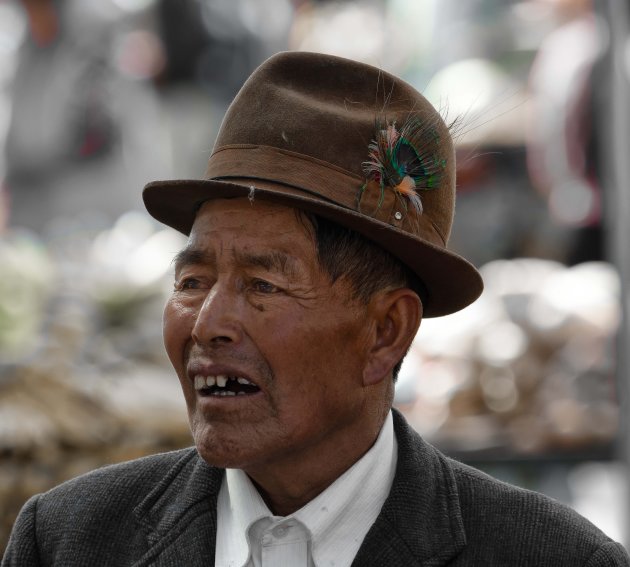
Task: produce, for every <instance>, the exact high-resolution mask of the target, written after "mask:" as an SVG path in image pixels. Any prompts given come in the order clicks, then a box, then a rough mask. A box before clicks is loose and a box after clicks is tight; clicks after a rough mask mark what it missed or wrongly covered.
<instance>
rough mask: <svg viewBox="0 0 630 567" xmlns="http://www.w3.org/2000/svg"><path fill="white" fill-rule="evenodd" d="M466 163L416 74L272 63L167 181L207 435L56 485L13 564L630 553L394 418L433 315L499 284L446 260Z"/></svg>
mask: <svg viewBox="0 0 630 567" xmlns="http://www.w3.org/2000/svg"><path fill="white" fill-rule="evenodd" d="M454 169H455V164H454V157H453V147H452V140H451V135H450V133H449V129H448V127H447V126H446V125H445V124H444V123H443V121H442V120H441V118H440V117H439V115H438V113H437V112H436V111H435V110H434V109H433V108H432V107H431V106H430V105H429V103H428V102H427V101H426V100H425V99H424V98H423V97H422V96H421V95H420V94H419V93H417V92H416V91H415V90H414V89H412V88H411V87H410V86H409V85H407V84H405V83H403V82H402V81H400V80H399V79H397V78H395V77H393V76H391V75H388V74H387V73H384V72H382V71H380V70H378V69H375V68H373V67H370V66H366V65H363V64H359V63H356V62H353V61H349V60H345V59H340V58H336V57H332V56H325V55H318V54H310V53H283V54H279V55H277V56H275V57H273V58H271V59H270V60H268V61H267V62H265V63H264V64H263V65H262V66H261V67H260V68H259V69H257V70H256V71H255V72H254V74H253V75H252V76H251V77H250V78H249V80H248V81H247V82H246V83H245V85H244V86H243V88H242V90H241V91H240V93H239V94H238V96H237V97H236V99H235V100H234V102H233V104H232V105H231V107H230V109H229V110H228V113H227V115H226V117H225V120H224V123H223V125H222V128H221V131H220V133H219V136H218V139H217V143H216V147H215V150H214V152H213V154H212V156H211V157H210V160H209V165H208V170H207V174H206V177H205V179H203V180H197V181H190V180H188V181H164V182H155V183H151V184H149V185H148V186H147V187H146V188H145V191H144V199H145V203H146V206H147V209H148V210H149V212H150V213H151V214H152V215H153V216H154V217H156V218H157V219H159V220H160V221H162V222H164V223H166V224H167V225H170V226H171V227H174V228H176V229H177V230H179V231H181V232H183V233H185V234H189V235H190V237H189V240H188V244H187V246H186V247H185V248H184V249H183V250H182V251H181V252H180V253H179V254H178V255H177V257H176V260H175V284H174V290H173V293H172V296H171V298H170V300H169V301H168V304H167V306H166V309H165V313H164V339H165V345H166V350H167V352H168V355H169V357H170V360H171V362H172V364H173V366H174V368H175V370H176V372H177V375H178V376H179V380H180V382H181V386H182V389H183V393H184V397H185V399H186V403H187V407H188V413H189V417H190V425H191V429H192V433H193V438H194V441H195V446H196V447H195V448H194V449H188V450H183V451H178V452H174V453H169V454H165V455H156V456H153V457H149V458H145V459H142V460H139V461H133V462H130V463H126V464H122V465H116V466H113V467H108V468H105V469H101V470H99V471H95V472H93V473H90V474H88V475H85V476H83V477H79V478H77V479H75V480H73V481H70V482H69V483H66V484H64V485H62V486H60V487H58V488H56V489H53V490H52V491H50V492H48V493H46V494H44V495H39V496H36V497H34V498H33V499H31V500H30V501H29V502H28V503H27V504H26V505H25V507H24V509H23V511H22V513H21V515H20V517H19V519H18V521H17V523H16V525H15V528H14V532H13V535H12V539H11V542H10V544H9V548H8V551H7V554H6V556H5V560H4V563H3V565H20V566H23V565H53V564H54V565H63V566H72V565H90V566H94V565H137V566H140V565H165V566H166V565H187V566H197V565H198V566H202V565H204V566H208V565H217V566H234V567H242V566H247V567H249V566H261V565H262V566H266V567H269V566H274V567H278V566H290V567H302V566H304V567H306V566H318V567H327V566H333V565H334V566H339V567H341V566H349V565H355V566H369V565H374V566H401V567H403V566H404V567H409V566H412V565H433V566H439V565H451V566H460V567H463V566H473V565H474V566H482V565H483V566H486V565H488V566H490V565H506V566H507V565H509V566H526V565H527V566H540V565H548V566H554V567H557V566H567V567H568V566H576V565H580V566H588V567H595V566H612V565H630V561H629V559H628V556H627V554H626V552H625V551H624V549H623V548H622V547H621V545H619V544H617V543H614V542H613V541H611V540H610V539H608V538H607V537H606V536H605V535H604V534H602V533H601V532H600V531H598V530H597V529H596V528H595V527H594V526H592V525H591V524H590V523H588V522H587V521H586V520H584V519H582V518H581V517H579V516H578V515H577V514H576V513H574V512H573V511H571V510H570V509H568V508H566V507H563V506H562V505H560V504H558V503H555V502H553V501H551V500H549V499H547V498H545V497H543V496H541V495H537V494H534V493H531V492H526V491H524V490H520V489H517V488H515V487H511V486H509V485H506V484H503V483H500V482H498V481H496V480H494V479H492V478H490V477H488V476H486V475H484V474H482V473H480V472H478V471H476V470H474V469H471V468H469V467H467V466H464V465H462V464H460V463H457V462H454V461H452V460H450V459H448V458H446V457H445V456H443V455H442V454H440V453H439V452H438V451H437V450H436V449H434V448H432V447H431V446H430V445H428V444H427V443H425V442H424V441H423V440H422V439H421V438H420V437H419V436H418V435H417V434H415V433H414V432H413V431H412V430H411V429H410V427H409V426H408V425H407V424H406V422H405V420H404V419H403V417H402V416H401V415H400V414H398V413H396V412H395V411H392V410H391V405H392V399H393V394H394V381H395V379H396V374H397V371H398V368H399V367H400V363H401V361H402V359H403V357H404V355H405V353H406V351H407V349H408V348H409V346H410V344H411V341H412V340H413V338H414V335H415V333H416V331H417V329H418V326H419V324H420V321H421V319H422V317H423V316H424V317H432V316H439V315H444V314H447V313H451V312H454V311H456V310H458V309H461V308H463V307H465V306H466V305H468V304H470V303H471V302H473V301H474V300H475V299H476V298H477V296H478V295H479V294H480V292H481V289H482V283H481V279H480V277H479V275H478V273H477V271H476V270H475V268H473V267H472V266H471V265H470V264H469V263H468V262H466V261H465V260H463V259H462V258H460V257H458V256H456V255H455V254H453V253H452V252H449V251H448V250H447V249H446V241H447V239H448V235H449V231H450V227H451V221H452V217H453V208H454V187H455V179H454Z"/></svg>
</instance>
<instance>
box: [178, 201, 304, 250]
mask: <svg viewBox="0 0 630 567" xmlns="http://www.w3.org/2000/svg"><path fill="white" fill-rule="evenodd" d="M215 240H220V241H221V242H222V243H224V244H226V243H229V242H234V243H235V244H236V243H240V244H241V245H242V246H246V247H248V248H252V247H253V248H261V249H265V248H274V249H278V250H282V251H284V252H287V253H291V254H292V255H296V256H304V255H307V256H311V255H314V254H315V242H314V237H313V232H312V227H311V226H310V224H309V222H308V220H307V219H306V217H305V216H304V215H303V214H302V213H301V212H300V211H298V210H297V209H293V208H291V207H286V206H283V205H279V204H276V203H270V202H266V201H262V200H258V201H250V200H249V199H247V198H238V199H215V200H211V201H207V202H205V203H204V204H203V205H202V207H201V208H200V209H199V212H198V213H197V216H196V217H195V222H194V224H193V226H192V230H191V232H190V238H189V246H191V245H192V246H195V247H196V246H204V245H207V244H208V242H209V241H215Z"/></svg>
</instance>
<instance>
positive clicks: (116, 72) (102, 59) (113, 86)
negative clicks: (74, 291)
mask: <svg viewBox="0 0 630 567" xmlns="http://www.w3.org/2000/svg"><path fill="white" fill-rule="evenodd" d="M17 5H18V6H19V7H20V8H21V10H22V13H23V17H24V19H25V22H26V33H25V34H24V38H23V41H22V44H21V45H20V48H19V51H18V53H17V64H16V69H15V75H14V77H13V81H12V85H11V89H10V95H11V106H10V108H11V116H10V123H9V129H8V132H7V137H6V143H5V159H6V174H5V181H4V184H5V191H6V195H7V201H8V204H7V209H8V220H7V224H8V225H9V226H10V227H24V228H28V229H30V230H32V231H34V232H36V233H39V234H43V233H46V231H47V229H48V228H50V227H49V226H47V225H49V224H51V223H55V222H60V221H61V224H63V221H65V224H66V225H68V224H71V222H72V220H73V219H76V217H77V215H82V214H86V213H87V214H89V215H92V216H94V215H97V216H99V217H103V218H104V219H105V223H107V222H112V221H114V220H115V219H116V218H118V216H120V215H121V214H122V213H124V212H125V211H128V210H131V209H137V210H139V209H140V208H141V207H142V203H141V200H140V199H139V196H138V195H134V194H132V193H130V192H129V191H127V189H126V187H128V186H130V185H133V184H139V183H142V180H143V179H146V175H147V173H148V171H149V170H148V169H147V167H148V166H149V164H151V166H150V167H151V169H152V170H153V168H155V167H158V165H157V164H160V167H162V173H163V174H164V175H168V174H169V173H170V171H171V169H170V160H169V158H168V150H169V148H168V139H167V137H166V132H165V131H164V129H163V127H162V121H161V120H160V116H159V114H160V111H159V108H158V105H157V99H156V97H155V93H154V92H153V87H152V85H151V84H150V83H149V82H148V81H143V80H139V79H141V78H150V77H151V76H152V75H153V74H155V73H157V72H158V71H159V65H160V63H159V59H160V54H159V52H158V53H156V52H155V50H154V53H148V50H147V49H146V48H145V49H144V51H143V50H141V49H140V47H142V45H139V44H138V42H137V41H136V42H135V43H133V41H130V39H133V37H134V35H133V34H132V33H131V32H132V31H133V29H132V28H133V26H132V25H131V23H130V22H129V15H128V14H126V13H125V12H124V11H123V10H122V9H120V8H119V7H118V6H116V5H115V3H114V2H112V0H106V1H104V2H98V3H92V2H82V1H80V0H19V2H17ZM137 35H138V34H136V36H137ZM132 49H133V50H135V52H134V53H131V50H132ZM158 51H159V50H158ZM132 60H133V61H132ZM132 65H135V69H134V70H133V72H132V71H131V69H130V67H131V66H132ZM140 66H142V67H144V68H143V69H139V67H140ZM134 73H135V76H132V75H133V74H134ZM149 142H151V143H152V144H153V145H152V146H151V151H149V147H150V146H149ZM95 222H97V223H98V221H95Z"/></svg>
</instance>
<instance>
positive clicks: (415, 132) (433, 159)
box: [362, 119, 446, 215]
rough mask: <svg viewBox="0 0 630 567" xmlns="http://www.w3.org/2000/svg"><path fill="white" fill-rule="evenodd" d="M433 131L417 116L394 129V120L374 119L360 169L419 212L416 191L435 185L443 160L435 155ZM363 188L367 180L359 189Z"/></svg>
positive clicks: (419, 200)
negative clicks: (366, 157)
mask: <svg viewBox="0 0 630 567" xmlns="http://www.w3.org/2000/svg"><path fill="white" fill-rule="evenodd" d="M438 141H439V140H438V135H437V131H436V130H435V129H434V128H433V127H431V126H427V125H426V124H422V123H421V122H420V121H419V120H417V119H410V120H408V121H407V122H405V124H403V126H402V127H401V128H400V129H398V128H397V127H396V123H395V122H385V123H382V122H381V121H378V120H377V122H376V138H375V139H374V140H372V141H371V142H370V144H369V146H368V160H367V161H365V162H363V171H364V173H365V175H366V177H367V179H368V181H375V182H377V183H378V185H379V187H380V191H381V196H380V200H379V206H380V204H381V203H382V202H383V199H384V196H385V190H386V189H391V190H392V191H394V193H395V194H396V195H397V196H398V197H399V198H400V200H401V202H402V204H403V206H404V207H405V209H406V208H407V202H409V203H410V204H411V206H412V207H413V208H414V209H415V210H416V212H417V213H418V214H419V215H420V214H422V210H423V207H422V200H421V199H420V194H419V191H427V190H431V189H436V188H437V187H439V184H440V177H441V174H442V172H443V170H444V168H445V167H446V160H444V159H441V158H439V157H438V156H436V155H435V148H436V146H437V145H438ZM366 188H367V183H366V184H365V185H364V186H363V187H362V191H364V190H365V189H366Z"/></svg>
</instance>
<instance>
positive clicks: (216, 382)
mask: <svg viewBox="0 0 630 567" xmlns="http://www.w3.org/2000/svg"><path fill="white" fill-rule="evenodd" d="M229 380H236V381H237V382H238V383H239V384H243V385H248V386H253V385H254V384H253V383H252V382H250V381H249V380H248V379H247V378H242V377H240V376H239V377H231V376H226V375H225V374H219V375H218V376H202V375H201V374H197V375H196V376H195V379H194V385H195V390H203V389H204V388H212V387H213V386H217V387H219V388H225V387H226V385H227V383H228V381H229ZM238 394H239V395H245V392H239V393H238ZM218 395H222V396H223V395H225V396H233V395H235V394H234V392H231V391H229V390H226V391H223V392H220V393H218Z"/></svg>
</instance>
